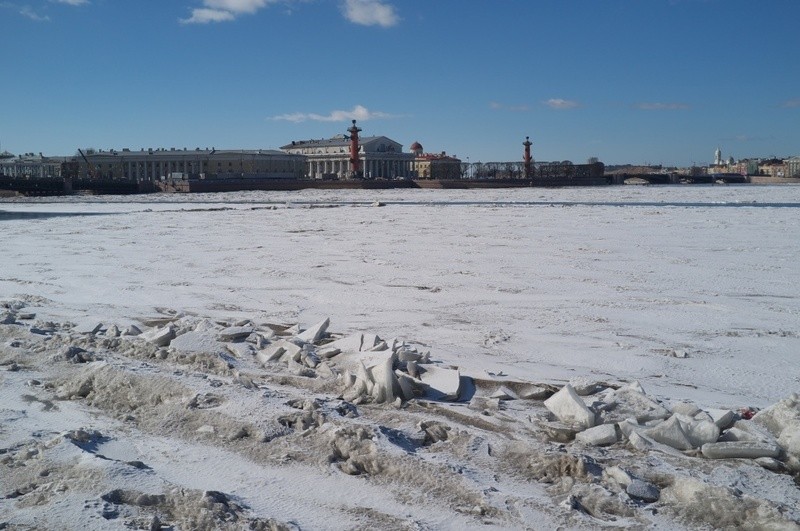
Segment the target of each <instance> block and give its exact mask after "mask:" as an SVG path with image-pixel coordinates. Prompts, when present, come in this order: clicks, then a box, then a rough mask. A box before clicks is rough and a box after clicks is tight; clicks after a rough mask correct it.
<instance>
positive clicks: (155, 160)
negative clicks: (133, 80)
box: [72, 148, 306, 181]
mask: <svg viewBox="0 0 800 531" xmlns="http://www.w3.org/2000/svg"><path fill="white" fill-rule="evenodd" d="M85 155H86V160H84V159H83V157H75V158H73V159H72V160H73V167H75V168H76V171H77V174H78V175H77V176H81V177H84V176H91V175H92V174H94V176H95V177H98V178H103V179H133V180H137V181H159V180H163V179H170V178H171V179H176V178H177V179H181V178H187V179H188V178H191V179H198V178H199V179H203V178H209V179H224V178H239V179H241V178H276V179H301V178H303V177H304V176H305V170H306V164H305V157H303V156H299V155H293V154H290V153H284V152H282V151H276V150H266V149H256V150H246V149H236V150H230V149H228V150H226V149H222V150H217V149H213V148H212V149H208V148H206V149H200V148H196V149H175V148H172V149H164V148H160V149H141V150H139V151H131V150H129V149H123V150H121V151H117V150H109V151H95V152H91V153H86V154H85ZM87 161H88V163H87ZM90 165H91V167H90Z"/></svg>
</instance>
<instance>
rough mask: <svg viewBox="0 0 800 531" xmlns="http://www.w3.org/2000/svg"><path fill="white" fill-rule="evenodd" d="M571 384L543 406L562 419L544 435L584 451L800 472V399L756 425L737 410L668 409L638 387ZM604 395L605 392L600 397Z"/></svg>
mask: <svg viewBox="0 0 800 531" xmlns="http://www.w3.org/2000/svg"><path fill="white" fill-rule="evenodd" d="M581 384H582V385H579V386H578V387H577V388H576V386H573V385H571V384H569V383H568V384H566V385H565V386H564V387H562V388H561V389H560V390H559V391H558V392H557V393H555V394H553V395H552V396H551V397H550V398H548V399H547V400H545V401H544V405H545V407H546V408H547V409H548V411H549V412H550V413H551V414H552V416H553V417H554V418H555V419H556V420H555V421H545V422H543V423H542V427H543V428H544V429H545V430H546V431H548V432H550V433H552V434H555V435H556V437H558V436H560V437H562V438H565V439H569V438H571V437H573V436H574V438H575V441H576V442H578V443H582V444H584V445H593V446H604V445H610V444H614V443H616V442H620V441H623V440H625V441H627V442H628V443H629V444H630V445H631V446H632V447H634V448H636V449H638V450H642V451H650V450H656V451H661V452H665V453H668V454H673V455H682V456H698V457H699V456H703V457H706V458H709V459H724V458H748V459H755V460H756V462H757V463H758V464H760V465H761V466H763V467H765V468H768V469H770V470H775V471H782V470H787V469H788V470H792V471H794V472H798V471H800V397H798V396H797V394H793V395H792V396H790V397H789V398H786V399H784V400H781V401H780V402H778V403H776V404H774V405H772V406H770V407H768V408H766V409H764V410H762V411H759V412H758V413H756V414H755V415H753V416H752V419H751V420H747V417H749V416H750V415H749V411H746V412H744V415H742V414H740V413H737V412H734V411H732V410H720V409H708V410H702V409H700V408H699V407H697V406H696V405H694V404H691V403H688V402H678V403H676V404H673V405H672V406H671V408H669V409H668V408H667V407H665V406H664V405H662V404H661V403H660V402H658V401H657V400H655V399H653V398H651V397H649V396H648V395H647V394H645V392H644V390H643V389H642V387H641V386H640V385H639V384H638V383H637V382H634V383H633V384H628V385H626V386H623V387H619V388H616V389H615V388H613V387H605V388H603V387H602V386H601V385H600V384H591V385H589V386H587V385H585V383H584V382H581ZM598 389H600V390H598Z"/></svg>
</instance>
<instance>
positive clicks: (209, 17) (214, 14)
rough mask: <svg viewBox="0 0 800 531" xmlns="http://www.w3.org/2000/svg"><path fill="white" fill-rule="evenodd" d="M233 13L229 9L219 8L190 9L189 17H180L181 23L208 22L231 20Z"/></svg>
mask: <svg viewBox="0 0 800 531" xmlns="http://www.w3.org/2000/svg"><path fill="white" fill-rule="evenodd" d="M234 18H236V17H234V15H233V13H231V12H230V11H221V10H219V9H207V8H200V9H192V16H191V17H189V18H182V19H180V23H181V24H208V23H209V22H225V21H226V20H233V19H234Z"/></svg>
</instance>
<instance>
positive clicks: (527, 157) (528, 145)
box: [522, 136, 533, 179]
mask: <svg viewBox="0 0 800 531" xmlns="http://www.w3.org/2000/svg"><path fill="white" fill-rule="evenodd" d="M522 145H523V146H525V158H524V160H525V178H526V179H530V178H531V146H532V145H533V142H531V141H530V138H529V137H527V136H526V137H525V142H523V143H522Z"/></svg>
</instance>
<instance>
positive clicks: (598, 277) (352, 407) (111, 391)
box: [0, 186, 800, 529]
mask: <svg viewBox="0 0 800 531" xmlns="http://www.w3.org/2000/svg"><path fill="white" fill-rule="evenodd" d="M376 201H377V202H380V203H382V204H384V205H385V207H384V208H380V209H374V208H368V207H370V205H372V204H373V203H375V202H376ZM320 206H325V207H330V208H315V207H320ZM33 212H37V213H40V212H45V213H48V214H56V215H53V216H50V217H35V218H25V217H24V216H22V215H21V214H26V213H33ZM798 212H800V187H793V186H764V187H760V186H739V187H737V186H708V187H613V188H597V189H554V190H543V189H519V190H484V191H479V190H468V191H442V190H437V191H432V190H414V191H409V190H390V191H346V192H344V191H342V192H338V191H336V192H334V191H304V192H297V193H277V192H276V193H272V192H252V193H237V194H218V195H193V196H175V195H172V196H170V195H157V196H136V197H133V198H131V197H126V198H123V197H69V198H63V199H55V200H54V199H11V200H4V201H3V202H2V203H0V226H2V229H3V230H2V232H1V233H0V323H2V324H0V467H2V473H1V474H0V524H7V525H8V526H10V527H11V528H15V527H19V528H31V527H33V528H37V527H38V528H48V527H50V528H52V527H64V526H66V527H70V528H81V527H83V528H107V529H121V528H124V527H125V526H134V527H136V526H142V527H148V526H150V527H151V528H158V526H161V525H164V526H170V525H171V526H174V527H175V528H180V529H188V528H226V527H227V528H232V529H238V528H248V527H249V528H270V526H272V527H278V528H287V529H289V528H294V527H297V528H315V529H316V528H330V529H351V528H360V527H361V528H367V527H370V528H374V527H382V528H434V529H440V528H441V529H455V528H458V529H462V528H469V527H478V526H480V527H494V528H523V527H526V526H531V525H533V523H534V522H535V525H534V527H558V526H564V527H571V528H576V527H577V528H581V527H584V528H595V527H601V526H609V527H619V526H633V527H637V526H638V527H648V526H655V527H658V528H685V527H695V526H697V527H703V526H706V527H721V528H722V527H736V526H738V527H751V528H753V527H769V526H772V527H781V528H791V527H792V526H794V527H797V525H798V522H800V510H798V507H800V492H799V491H798V488H797V483H796V482H797V481H798V480H797V479H796V478H797V477H800V476H798V472H800V455H798V452H800V443H798V441H800V435H798V434H799V433H800V421H798V419H799V418H800V406H798V400H797V397H796V395H793V393H797V392H798V391H799V390H800V372H798V370H797V361H798V358H797V356H798V352H800V348H798V347H800V326H799V325H798V323H800V318H799V317H800V285H798V283H797V281H796V279H797V278H798V276H800V275H798V273H800V266H799V265H798V264H800V216H798ZM87 214H92V215H87ZM140 331H141V332H142V334H141V335H139V332H140ZM386 338H390V339H386ZM391 338H397V339H391ZM567 384H569V385H567ZM576 390H577V391H576ZM578 391H579V392H578ZM551 396H552V397H553V398H551ZM562 396H567V397H568V400H567V405H568V406H569V407H570V408H572V409H570V410H574V411H582V412H584V415H583V417H582V420H581V421H577V419H575V418H573V416H570V415H567V414H560V413H559V412H560V411H563V409H560V408H555V409H554V408H552V407H550V408H548V407H546V406H547V405H548V404H549V405H552V404H553V403H554V402H553V401H554V400H556V402H558V403H561V402H562V401H561V400H560V398H559V397H562ZM545 399H549V400H550V402H548V403H545V402H544V400H545ZM562 406H563V404H562ZM564 407H566V406H564ZM751 417H752V419H751ZM595 423H596V424H598V427H596V428H591V429H590V430H586V428H590V427H591V426H593V425H594V424H595ZM573 440H577V441H578V442H573ZM712 458H713V459H712ZM704 499H705V500H713V502H714V503H713V504H711V506H713V509H709V508H708V507H705V506H703V505H702V501H703V500H704ZM653 508H655V509H656V510H651V509H653Z"/></svg>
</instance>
